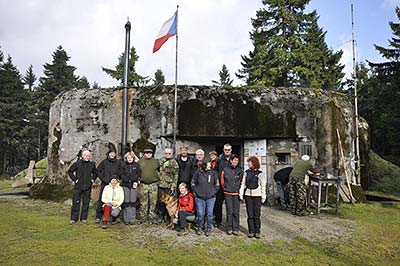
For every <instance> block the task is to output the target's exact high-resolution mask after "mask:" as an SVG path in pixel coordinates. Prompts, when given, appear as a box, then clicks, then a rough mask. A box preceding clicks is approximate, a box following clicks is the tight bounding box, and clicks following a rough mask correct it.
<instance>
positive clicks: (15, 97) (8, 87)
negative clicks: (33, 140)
mask: <svg viewBox="0 0 400 266" xmlns="http://www.w3.org/2000/svg"><path fill="white" fill-rule="evenodd" d="M3 60H4V59H3V54H2V52H0V149H1V151H2V152H1V154H0V156H1V158H2V160H1V162H2V167H1V169H0V172H1V173H2V174H14V171H12V169H11V170H10V169H9V167H10V166H13V167H18V166H20V165H23V164H25V163H26V159H27V156H28V154H27V152H26V150H27V148H29V145H27V141H26V127H27V123H28V121H27V119H26V110H27V108H26V100H27V96H28V95H27V94H28V92H27V91H26V90H25V89H24V84H23V82H22V79H21V75H20V73H19V71H18V70H17V68H16V67H15V66H14V64H13V62H12V58H11V56H9V57H8V59H7V61H6V62H4V61H3Z"/></svg>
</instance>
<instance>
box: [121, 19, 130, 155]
mask: <svg viewBox="0 0 400 266" xmlns="http://www.w3.org/2000/svg"><path fill="white" fill-rule="evenodd" d="M125 30H126V34H125V58H124V59H125V64H124V83H123V86H124V96H123V106H122V132H121V157H123V156H124V154H125V153H126V152H127V147H126V142H127V118H128V68H129V49H130V43H129V42H130V32H131V23H130V22H129V18H128V21H127V22H126V24H125Z"/></svg>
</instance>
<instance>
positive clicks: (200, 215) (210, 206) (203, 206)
mask: <svg viewBox="0 0 400 266" xmlns="http://www.w3.org/2000/svg"><path fill="white" fill-rule="evenodd" d="M195 203H196V209H197V224H198V226H199V229H204V227H205V226H204V215H205V214H206V212H207V229H211V226H212V224H213V211H214V204H215V197H213V198H211V199H207V200H204V199H200V198H195Z"/></svg>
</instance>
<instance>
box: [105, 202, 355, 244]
mask: <svg viewBox="0 0 400 266" xmlns="http://www.w3.org/2000/svg"><path fill="white" fill-rule="evenodd" d="M240 212H241V218H240V234H239V236H238V237H240V238H243V239H245V240H246V241H259V240H256V239H249V238H247V236H246V234H247V214H246V207H245V205H244V204H241V210H240ZM354 227H355V222H354V221H351V220H346V219H341V218H338V217H335V216H333V215H329V216H325V215H322V216H320V217H318V216H315V215H310V216H302V217H299V216H294V215H292V214H290V213H289V212H287V211H282V210H277V209H274V208H271V207H262V210H261V241H265V242H272V241H274V240H283V241H289V240H291V239H293V238H304V239H307V240H309V241H312V242H314V241H327V242H339V241H345V240H348V239H350V238H351V236H352V234H353V231H354ZM110 229H111V230H116V229H122V230H124V231H125V232H124V233H123V234H121V235H122V236H121V241H130V240H129V239H135V243H136V244H138V245H141V244H143V245H146V244H147V245H148V243H149V240H152V241H154V243H164V244H167V245H194V246H197V245H203V244H205V243H207V242H209V241H213V240H214V239H215V238H217V239H219V240H222V241H224V240H229V239H232V238H237V237H236V236H232V235H227V234H226V233H225V230H224V227H223V226H222V227H221V228H213V230H212V236H211V237H206V236H205V235H204V234H203V235H201V236H197V235H196V234H195V231H194V230H191V233H190V234H188V235H186V236H180V237H178V236H177V231H175V230H170V229H166V228H165V226H164V225H146V224H144V225H133V226H129V227H126V226H125V225H123V224H119V225H114V226H113V227H111V228H110ZM127 236H128V237H127ZM170 239H174V241H170Z"/></svg>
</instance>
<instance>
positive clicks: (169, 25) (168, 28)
mask: <svg viewBox="0 0 400 266" xmlns="http://www.w3.org/2000/svg"><path fill="white" fill-rule="evenodd" d="M174 35H176V13H174V15H173V16H172V17H171V18H170V19H168V20H167V21H166V22H164V24H163V25H162V27H161V30H160V32H159V33H158V37H157V39H156V41H155V42H154V47H153V53H155V52H157V51H158V50H159V49H160V48H161V46H162V45H163V44H164V43H165V42H166V41H167V40H168V39H169V37H172V36H174Z"/></svg>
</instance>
